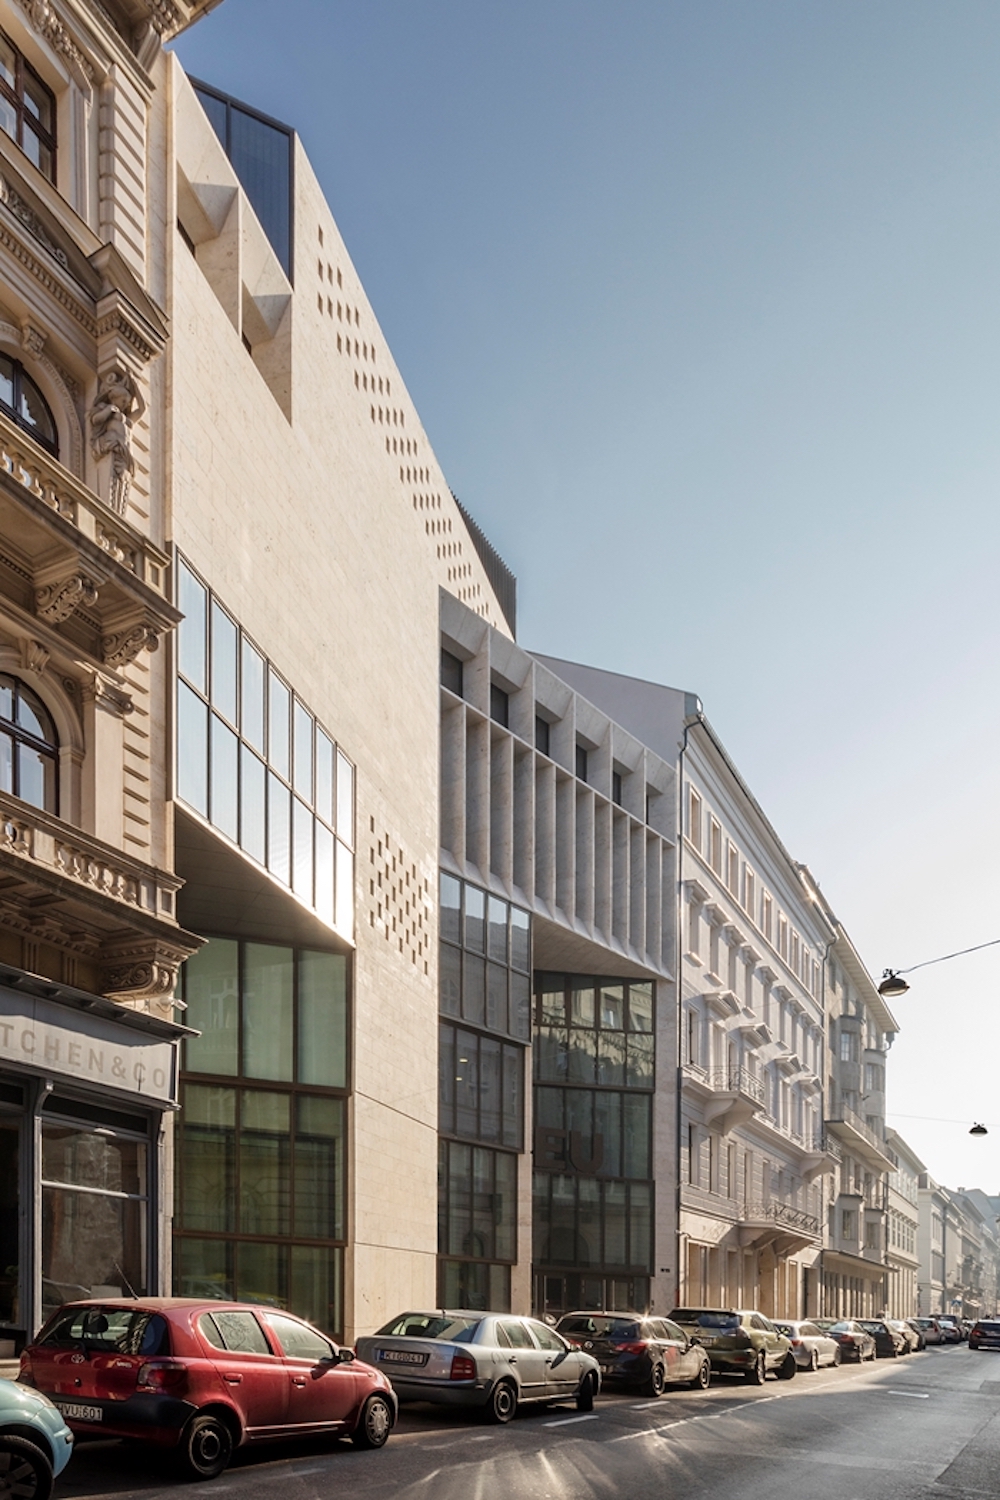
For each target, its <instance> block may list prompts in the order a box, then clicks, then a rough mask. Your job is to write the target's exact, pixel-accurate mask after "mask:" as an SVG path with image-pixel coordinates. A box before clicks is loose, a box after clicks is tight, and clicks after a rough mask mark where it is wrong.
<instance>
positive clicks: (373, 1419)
mask: <svg viewBox="0 0 1000 1500" xmlns="http://www.w3.org/2000/svg"><path fill="white" fill-rule="evenodd" d="M367 1427H368V1436H369V1437H370V1438H371V1439H372V1440H373V1442H381V1441H383V1440H384V1438H385V1436H386V1434H387V1433H388V1431H389V1410H388V1407H387V1406H386V1404H385V1402H384V1401H373V1402H372V1403H371V1405H370V1406H369V1408H368V1418H367Z"/></svg>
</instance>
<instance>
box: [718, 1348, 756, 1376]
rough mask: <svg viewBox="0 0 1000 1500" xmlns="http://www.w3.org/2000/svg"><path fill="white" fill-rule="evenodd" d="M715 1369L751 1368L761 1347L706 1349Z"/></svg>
mask: <svg viewBox="0 0 1000 1500" xmlns="http://www.w3.org/2000/svg"><path fill="white" fill-rule="evenodd" d="M705 1353H706V1354H707V1355H708V1362H709V1364H710V1365H711V1366H712V1369H713V1370H720V1371H725V1370H739V1371H740V1372H741V1373H742V1372H743V1371H744V1370H750V1369H752V1368H753V1366H754V1365H755V1364H756V1362H757V1356H758V1354H759V1353H760V1350H759V1349H753V1348H751V1349H706V1350H705Z"/></svg>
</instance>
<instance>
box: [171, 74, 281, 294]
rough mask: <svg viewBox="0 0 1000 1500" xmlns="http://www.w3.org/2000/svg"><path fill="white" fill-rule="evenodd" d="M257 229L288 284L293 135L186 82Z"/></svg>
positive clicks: (246, 107) (202, 85)
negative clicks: (246, 200)
mask: <svg viewBox="0 0 1000 1500" xmlns="http://www.w3.org/2000/svg"><path fill="white" fill-rule="evenodd" d="M191 82H192V84H193V86H194V91H195V93H196V94H197V95H198V99H199V101H200V103H201V106H202V108H203V109H204V111H205V113H206V115H207V116H208V118H209V121H210V123H211V126H212V129H213V130H214V131H215V133H216V135H217V136H218V137H219V140H220V141H221V142H222V146H223V148H224V150H225V153H226V155H227V156H228V157H229V160H230V161H231V162H232V164H233V170H234V172H235V173H236V175H237V177H238V178H239V179H240V182H241V183H242V185H243V190H244V192H245V193H246V195H247V197H248V198H249V199H250V202H251V203H252V204H253V209H254V212H255V213H256V215H257V217H258V219H259V220H260V224H261V228H262V229H263V231H264V233H265V234H266V235H267V237H268V239H269V241H270V242H271V248H272V250H273V251H274V253H275V255H276V256H277V257H278V259H279V261H280V262H281V265H282V269H283V270H284V272H285V275H286V276H287V277H288V279H289V280H290V281H291V280H292V230H293V197H292V187H293V182H294V176H293V173H294V162H295V154H294V153H295V133H294V131H293V130H291V129H290V128H289V127H288V126H287V125H281V124H279V122H278V121H277V120H270V119H268V117H267V116H266V115H262V114H260V113H258V111H257V110H255V109H251V108H250V107H249V105H246V104H241V103H239V101H238V100H236V99H231V98H230V97H229V96H228V95H227V94H220V93H219V92H218V90H217V89H213V88H210V87H209V86H208V84H205V83H198V82H196V81H195V80H194V79H192V80H191Z"/></svg>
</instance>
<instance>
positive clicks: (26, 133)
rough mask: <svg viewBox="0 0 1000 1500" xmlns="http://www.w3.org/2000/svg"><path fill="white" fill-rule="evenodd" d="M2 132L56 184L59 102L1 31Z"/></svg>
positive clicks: (0, 84) (0, 120)
mask: <svg viewBox="0 0 1000 1500" xmlns="http://www.w3.org/2000/svg"><path fill="white" fill-rule="evenodd" d="M0 129H2V130H3V131H4V132H5V134H7V135H9V136H10V138H11V140H12V141H16V142H17V144H18V145H19V146H20V148H21V150H22V151H23V152H24V154H25V156H27V157H28V159H29V160H30V161H33V162H34V164H35V166H36V167H37V168H38V170H39V171H40V172H42V173H43V174H44V175H45V176H46V177H47V178H48V179H49V181H50V182H55V180H56V102H55V97H54V95H53V93H52V91H51V89H47V88H46V87H45V85H44V83H43V82H42V80H41V79H40V78H39V76H38V74H37V73H36V72H35V70H34V68H32V67H31V65H30V63H27V62H26V61H25V60H24V58H23V57H22V56H21V54H20V52H18V50H17V48H16V47H15V46H14V44H13V42H11V41H10V40H9V38H8V37H6V36H4V34H3V32H2V31H0Z"/></svg>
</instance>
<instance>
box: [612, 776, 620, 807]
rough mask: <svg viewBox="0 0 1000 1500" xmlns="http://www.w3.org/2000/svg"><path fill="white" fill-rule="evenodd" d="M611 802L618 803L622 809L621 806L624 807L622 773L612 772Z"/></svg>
mask: <svg viewBox="0 0 1000 1500" xmlns="http://www.w3.org/2000/svg"><path fill="white" fill-rule="evenodd" d="M611 800H612V802H617V804H618V806H619V807H621V805H622V773H621V772H620V771H612V772H611Z"/></svg>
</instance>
